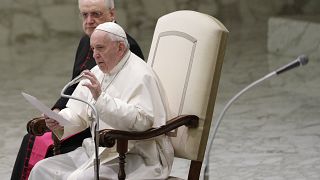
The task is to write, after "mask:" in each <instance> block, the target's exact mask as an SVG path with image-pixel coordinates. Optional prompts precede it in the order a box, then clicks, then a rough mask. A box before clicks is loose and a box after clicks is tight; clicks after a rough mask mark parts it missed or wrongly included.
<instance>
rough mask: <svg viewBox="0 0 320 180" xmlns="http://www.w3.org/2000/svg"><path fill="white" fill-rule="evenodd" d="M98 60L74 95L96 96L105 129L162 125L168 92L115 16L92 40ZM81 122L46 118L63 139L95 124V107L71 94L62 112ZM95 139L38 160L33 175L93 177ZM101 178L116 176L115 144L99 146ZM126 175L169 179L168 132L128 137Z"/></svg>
mask: <svg viewBox="0 0 320 180" xmlns="http://www.w3.org/2000/svg"><path fill="white" fill-rule="evenodd" d="M90 44H91V47H92V48H93V52H94V55H93V57H94V58H95V61H96V63H97V66H96V67H94V68H93V69H92V70H91V71H88V70H86V71H84V72H83V74H84V78H85V79H84V80H82V81H81V82H80V86H78V87H77V88H76V90H75V91H74V93H73V94H72V96H75V97H78V98H80V99H82V100H85V101H88V102H91V103H92V104H93V105H94V106H95V107H96V109H97V111H98V113H99V116H100V121H99V123H100V129H119V130H127V131H144V130H147V129H149V128H151V127H159V126H161V125H164V124H165V123H166V120H167V119H168V118H171V117H170V111H169V109H168V106H167V101H166V97H165V93H164V92H163V90H162V88H161V83H160V82H159V80H158V79H157V76H156V75H155V74H154V72H153V70H152V68H151V67H149V66H148V65H147V64H146V63H145V62H144V61H143V60H142V59H140V58H139V57H137V56H136V55H135V54H133V53H131V52H130V50H129V49H128V42H127V39H126V34H125V32H124V31H123V29H122V28H121V27H120V26H119V25H117V24H115V23H112V22H107V23H103V24H100V25H99V26H98V27H97V28H96V29H95V30H94V32H93V34H92V36H91V40H90ZM59 114H60V115H62V116H63V117H64V118H65V119H68V120H70V121H72V122H74V123H76V124H78V125H79V126H64V127H62V126H61V125H60V124H59V123H58V122H57V121H55V120H53V119H47V120H46V124H47V126H48V127H49V129H51V130H52V131H53V132H55V133H56V134H57V135H58V137H59V138H60V139H63V138H65V137H68V136H70V135H72V134H74V133H76V132H79V131H82V130H83V129H86V128H87V127H89V126H90V124H91V122H90V117H91V116H92V111H91V108H90V107H89V106H88V105H86V104H84V103H82V102H80V101H76V100H72V99H70V100H69V102H68V103H67V108H65V109H63V110H62V111H61V112H60V113H59ZM94 151H95V150H94V143H93V140H92V138H88V139H85V140H84V141H83V144H82V147H79V148H78V149H76V150H74V151H72V152H69V153H67V154H61V155H57V156H54V157H51V158H47V159H44V160H42V161H40V162H39V163H37V164H36V166H35V167H34V168H33V169H32V171H31V173H30V177H29V179H32V180H40V179H41V180H42V179H68V180H73V179H77V180H81V179H83V180H88V179H93V178H94V173H95V172H94V167H93V166H94V165H93V164H94V163H93V162H94V157H95V155H94ZM99 157H100V174H99V177H100V179H117V171H118V168H119V167H118V159H117V157H118V154H117V153H116V151H115V149H114V148H111V149H109V148H102V147H99ZM126 162H127V163H126V167H125V170H126V174H127V179H134V180H137V179H165V178H166V177H168V176H169V174H170V171H171V167H172V163H173V148H172V145H171V142H170V139H169V138H168V137H167V136H160V137H158V138H154V139H149V140H146V141H129V152H128V154H127V155H126Z"/></svg>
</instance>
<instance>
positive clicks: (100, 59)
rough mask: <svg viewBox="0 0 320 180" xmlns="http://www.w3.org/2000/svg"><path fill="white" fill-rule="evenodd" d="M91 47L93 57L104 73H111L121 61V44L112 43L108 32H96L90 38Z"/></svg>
mask: <svg viewBox="0 0 320 180" xmlns="http://www.w3.org/2000/svg"><path fill="white" fill-rule="evenodd" d="M90 45H91V48H92V49H93V57H94V59H95V61H96V63H97V65H98V66H99V69H100V70H101V71H102V72H104V73H108V72H110V71H111V70H112V68H113V67H114V66H116V65H117V64H118V62H119V60H120V59H121V55H122V52H121V48H120V43H119V42H114V41H111V39H110V38H109V36H108V35H107V32H104V31H100V30H96V31H94V32H93V33H92V35H91V38H90Z"/></svg>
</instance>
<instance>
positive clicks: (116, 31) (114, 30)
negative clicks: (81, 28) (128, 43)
mask: <svg viewBox="0 0 320 180" xmlns="http://www.w3.org/2000/svg"><path fill="white" fill-rule="evenodd" d="M96 30H101V31H105V32H108V33H111V34H113V35H116V36H120V37H122V38H125V39H127V36H126V33H125V32H124V30H123V29H122V27H121V26H119V25H118V24H116V23H114V22H105V23H102V24H99V25H98V26H97V27H96Z"/></svg>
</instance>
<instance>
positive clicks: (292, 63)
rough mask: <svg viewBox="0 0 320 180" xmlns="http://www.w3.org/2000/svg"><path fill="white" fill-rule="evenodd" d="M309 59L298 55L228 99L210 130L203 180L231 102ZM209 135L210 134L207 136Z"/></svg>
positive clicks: (206, 174) (207, 172) (207, 174)
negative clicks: (211, 152)
mask: <svg viewBox="0 0 320 180" xmlns="http://www.w3.org/2000/svg"><path fill="white" fill-rule="evenodd" d="M308 61H309V59H308V56H306V55H300V56H299V57H298V58H297V59H296V60H294V61H293V62H291V63H289V64H287V65H286V66H283V67H281V68H279V69H277V70H275V71H272V72H270V73H269V74H267V75H265V76H264V77H262V78H260V79H258V80H256V81H254V82H253V83H251V84H249V85H248V86H246V87H245V88H244V89H242V90H241V91H240V92H238V93H237V94H236V95H235V96H233V98H232V99H230V100H229V101H228V103H227V104H226V105H225V106H224V108H223V110H222V112H221V113H220V115H219V117H218V119H217V122H216V124H215V126H214V128H213V131H212V133H211V134H212V135H211V134H210V135H211V139H210V140H209V141H210V142H209V146H208V147H209V149H208V151H207V152H206V156H205V162H206V163H205V165H206V166H205V169H204V179H205V180H208V179H209V160H210V151H211V148H212V144H213V140H214V138H215V136H216V133H217V130H218V128H219V125H220V123H221V120H222V118H223V116H224V114H225V113H226V111H227V110H228V109H229V107H230V106H231V104H232V103H233V102H234V101H235V100H237V99H238V98H239V97H240V96H241V95H242V94H243V93H245V92H246V91H248V90H249V89H250V88H252V87H254V86H256V85H258V84H260V83H261V82H263V81H264V80H266V79H269V78H271V77H273V76H275V75H280V74H282V73H283V72H286V71H288V70H291V69H293V68H296V67H299V66H303V65H306V64H307V63H308ZM209 137H210V136H209Z"/></svg>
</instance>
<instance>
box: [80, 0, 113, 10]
mask: <svg viewBox="0 0 320 180" xmlns="http://www.w3.org/2000/svg"><path fill="white" fill-rule="evenodd" d="M80 1H82V0H78V4H80ZM104 2H105V5H106V8H107V9H114V0H104Z"/></svg>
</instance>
